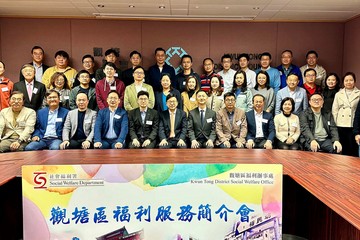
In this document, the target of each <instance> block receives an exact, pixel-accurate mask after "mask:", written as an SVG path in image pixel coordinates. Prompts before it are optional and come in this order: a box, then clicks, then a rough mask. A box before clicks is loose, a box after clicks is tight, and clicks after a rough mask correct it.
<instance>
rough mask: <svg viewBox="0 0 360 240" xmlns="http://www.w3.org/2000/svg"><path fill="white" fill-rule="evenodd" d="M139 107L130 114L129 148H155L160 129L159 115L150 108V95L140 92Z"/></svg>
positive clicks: (138, 95) (138, 97) (138, 96)
mask: <svg viewBox="0 0 360 240" xmlns="http://www.w3.org/2000/svg"><path fill="white" fill-rule="evenodd" d="M137 102H138V105H139V107H138V108H135V109H133V110H131V111H130V112H129V134H130V140H131V141H130V144H129V148H155V146H156V138H157V134H158V129H159V115H158V112H157V111H156V110H154V109H151V108H149V107H148V104H149V93H148V92H146V91H142V90H141V91H140V92H138V94H137Z"/></svg>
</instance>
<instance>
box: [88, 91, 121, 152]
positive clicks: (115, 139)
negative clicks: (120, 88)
mask: <svg viewBox="0 0 360 240" xmlns="http://www.w3.org/2000/svg"><path fill="white" fill-rule="evenodd" d="M120 101H121V100H120V94H119V93H118V92H117V91H115V90H111V91H110V92H109V93H108V95H107V104H108V105H109V107H107V108H103V109H101V110H100V111H99V112H98V116H97V118H96V122H95V133H94V148H102V149H110V148H112V149H122V148H125V140H126V135H127V134H128V115H127V113H126V111H125V110H124V109H122V108H120V107H119V105H120Z"/></svg>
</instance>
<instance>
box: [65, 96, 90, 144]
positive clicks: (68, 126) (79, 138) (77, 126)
mask: <svg viewBox="0 0 360 240" xmlns="http://www.w3.org/2000/svg"><path fill="white" fill-rule="evenodd" d="M88 104H89V99H88V96H87V94H85V93H82V92H80V93H78V94H77V96H76V105H77V106H78V108H77V109H74V110H71V111H70V112H69V113H68V115H67V117H66V120H65V124H64V128H63V132H62V140H63V142H62V143H61V144H60V149H89V148H90V147H92V142H93V138H94V127H95V120H96V112H95V111H93V110H91V109H89V108H88Z"/></svg>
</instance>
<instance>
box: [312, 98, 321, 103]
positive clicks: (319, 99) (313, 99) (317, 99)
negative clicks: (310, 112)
mask: <svg viewBox="0 0 360 240" xmlns="http://www.w3.org/2000/svg"><path fill="white" fill-rule="evenodd" d="M322 100H323V99H322V98H312V99H311V101H312V102H321V101H322Z"/></svg>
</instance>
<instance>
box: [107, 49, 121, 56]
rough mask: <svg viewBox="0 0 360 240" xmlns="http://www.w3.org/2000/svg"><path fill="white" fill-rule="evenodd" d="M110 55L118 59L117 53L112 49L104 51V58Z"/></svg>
mask: <svg viewBox="0 0 360 240" xmlns="http://www.w3.org/2000/svg"><path fill="white" fill-rule="evenodd" d="M110 54H114V55H115V57H117V58H118V57H119V53H118V52H117V51H116V50H115V49H113V48H109V49H108V50H106V51H105V56H108V55H110Z"/></svg>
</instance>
